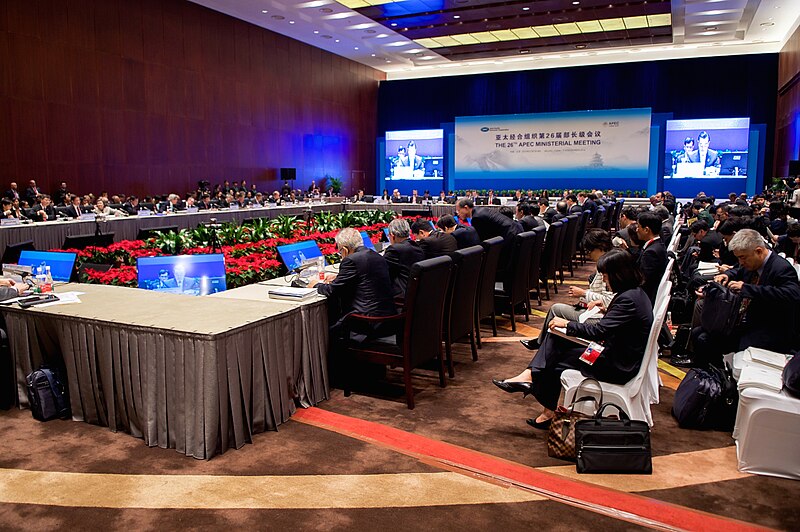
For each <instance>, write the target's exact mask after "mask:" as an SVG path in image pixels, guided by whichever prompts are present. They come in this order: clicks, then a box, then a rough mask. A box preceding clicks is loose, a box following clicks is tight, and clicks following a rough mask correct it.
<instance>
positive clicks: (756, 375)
mask: <svg viewBox="0 0 800 532" xmlns="http://www.w3.org/2000/svg"><path fill="white" fill-rule="evenodd" d="M743 388H761V389H762V390H767V391H770V392H775V393H780V391H781V388H783V378H782V372H781V371H780V370H777V369H774V368H768V367H765V366H762V365H760V364H749V365H747V366H745V367H744V368H742V373H741V375H739V389H740V390H741V389H743Z"/></svg>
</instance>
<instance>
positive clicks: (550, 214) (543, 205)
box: [539, 198, 558, 225]
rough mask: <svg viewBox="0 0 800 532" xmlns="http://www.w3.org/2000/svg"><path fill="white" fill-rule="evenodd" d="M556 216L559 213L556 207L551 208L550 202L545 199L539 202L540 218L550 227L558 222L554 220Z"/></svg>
mask: <svg viewBox="0 0 800 532" xmlns="http://www.w3.org/2000/svg"><path fill="white" fill-rule="evenodd" d="M556 214H558V211H557V210H556V209H555V207H551V206H550V201H548V200H547V199H545V198H542V199H540V200H539V218H541V219H543V220H544V221H545V222H546V223H547V224H548V225H549V224H551V223H553V222H554V221H557V220H554V219H553V218H554V217H555V215H556Z"/></svg>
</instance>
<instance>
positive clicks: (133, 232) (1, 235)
mask: <svg viewBox="0 0 800 532" xmlns="http://www.w3.org/2000/svg"><path fill="white" fill-rule="evenodd" d="M309 209H311V210H312V212H314V213H318V212H322V211H327V212H334V213H340V212H342V211H343V210H374V209H379V210H392V211H394V212H397V213H398V214H400V213H402V212H403V211H410V210H413V211H419V212H420V214H432V215H433V216H436V217H439V216H442V215H444V214H453V212H454V210H455V208H454V206H453V205H449V204H434V205H430V206H427V205H426V206H423V205H419V204H408V203H399V204H397V203H395V204H375V203H343V202H341V201H336V202H327V203H320V202H315V203H298V204H294V205H287V206H280V207H271V208H266V207H262V208H255V209H238V210H228V209H222V210H212V211H199V212H196V213H192V214H188V213H185V212H179V213H175V214H164V215H151V216H124V217H116V216H115V217H108V218H106V219H105V220H103V221H100V222H96V221H92V220H55V221H51V222H33V223H28V224H20V225H9V226H2V227H0V253H2V250H4V249H5V248H6V246H8V245H13V244H18V243H20V242H27V241H33V246H34V248H36V249H38V250H48V249H61V247H62V245H63V244H64V241H65V240H66V238H67V237H68V236H91V235H94V234H95V232H96V230H97V229H98V228H99V229H100V232H101V233H113V234H114V241H115V242H119V241H121V240H134V239H135V238H137V235H138V234H139V231H142V230H158V229H166V228H177V229H194V228H195V227H197V226H198V225H199V224H202V223H208V222H209V221H211V219H212V218H214V219H216V220H217V221H219V222H233V223H237V224H241V223H242V222H245V221H247V220H253V219H257V218H277V217H278V216H297V215H302V214H304V213H305V212H307V211H308V210H309Z"/></svg>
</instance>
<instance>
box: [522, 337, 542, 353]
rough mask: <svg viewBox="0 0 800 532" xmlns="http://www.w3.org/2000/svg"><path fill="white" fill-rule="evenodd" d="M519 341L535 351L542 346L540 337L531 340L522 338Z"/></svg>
mask: <svg viewBox="0 0 800 532" xmlns="http://www.w3.org/2000/svg"><path fill="white" fill-rule="evenodd" d="M519 343H521V344H522V345H524V346H525V347H526V348H528V349H530V350H531V351H534V350H536V349H539V348H540V347H541V345H539V339H538V338H531V339H530V340H520V341H519Z"/></svg>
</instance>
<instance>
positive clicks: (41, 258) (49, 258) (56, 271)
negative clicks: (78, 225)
mask: <svg viewBox="0 0 800 532" xmlns="http://www.w3.org/2000/svg"><path fill="white" fill-rule="evenodd" d="M76 257H77V254H76V253H68V252H65V251H30V250H27V249H25V250H22V252H21V253H20V254H19V262H18V263H17V264H19V265H21V266H31V267H33V269H34V270H33V271H34V274H35V273H36V267H38V266H50V275H52V276H53V280H54V281H58V282H63V283H68V282H69V279H70V277H72V270H73V269H74V268H75V258H76Z"/></svg>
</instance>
